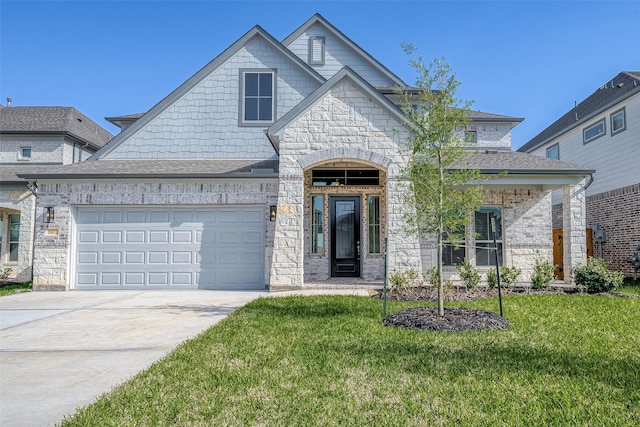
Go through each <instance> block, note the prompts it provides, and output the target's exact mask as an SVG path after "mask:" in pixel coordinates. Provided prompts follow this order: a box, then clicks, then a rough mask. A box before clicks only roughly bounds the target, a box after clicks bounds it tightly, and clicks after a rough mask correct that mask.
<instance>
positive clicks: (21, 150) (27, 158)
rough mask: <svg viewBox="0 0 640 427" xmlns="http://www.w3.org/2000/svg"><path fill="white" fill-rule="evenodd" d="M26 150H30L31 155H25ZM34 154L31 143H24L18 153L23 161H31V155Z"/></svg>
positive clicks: (19, 158)
mask: <svg viewBox="0 0 640 427" xmlns="http://www.w3.org/2000/svg"><path fill="white" fill-rule="evenodd" d="M24 150H29V155H28V156H25V155H24ZM32 155H33V149H32V148H31V146H30V145H24V146H21V147H20V152H19V153H18V160H20V161H23V162H29V161H31V157H32Z"/></svg>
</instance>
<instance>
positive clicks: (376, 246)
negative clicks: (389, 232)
mask: <svg viewBox="0 0 640 427" xmlns="http://www.w3.org/2000/svg"><path fill="white" fill-rule="evenodd" d="M373 200H377V202H376V204H375V206H374V208H373V216H374V218H373V219H374V220H377V221H372V215H371V214H372V212H371V209H372V205H371V203H372V201H373ZM381 200H382V198H381V197H380V196H379V195H377V194H369V195H367V239H368V240H369V242H368V245H367V246H368V248H367V251H368V253H369V254H370V255H380V254H381V253H382V237H381V234H382V233H381V231H382V224H381V223H380V222H381V219H382V215H381V212H380V207H381V206H380V202H381ZM376 208H377V210H376ZM376 217H377V218H376ZM372 230H374V234H375V241H374V242H372V241H371V231H372Z"/></svg>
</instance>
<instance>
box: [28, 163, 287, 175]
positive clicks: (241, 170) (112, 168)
mask: <svg viewBox="0 0 640 427" xmlns="http://www.w3.org/2000/svg"><path fill="white" fill-rule="evenodd" d="M17 175H18V176H19V177H20V178H27V179H47V178H54V179H78V178H84V179H92V178H121V179H131V178H169V177H170V178H259V177H272V178H277V177H278V160H259V159H181V160H151V159H146V160H108V159H102V160H96V161H91V160H88V161H85V162H80V163H74V164H72V165H66V166H58V167H50V168H38V169H37V170H34V171H32V172H24V171H21V172H20V173H18V174H17Z"/></svg>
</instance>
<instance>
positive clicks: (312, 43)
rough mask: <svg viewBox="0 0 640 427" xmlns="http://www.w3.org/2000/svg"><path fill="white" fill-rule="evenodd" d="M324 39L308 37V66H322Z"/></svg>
mask: <svg viewBox="0 0 640 427" xmlns="http://www.w3.org/2000/svg"><path fill="white" fill-rule="evenodd" d="M324 41H325V39H324V37H322V36H311V37H309V65H324Z"/></svg>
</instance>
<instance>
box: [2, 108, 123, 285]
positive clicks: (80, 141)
mask: <svg viewBox="0 0 640 427" xmlns="http://www.w3.org/2000/svg"><path fill="white" fill-rule="evenodd" d="M111 138H112V135H111V134H110V133H109V132H107V131H106V130H105V129H103V128H102V127H101V126H99V125H98V124H96V123H95V122H94V121H92V120H91V119H89V118H88V117H87V116H85V115H84V114H82V113H81V112H79V111H78V110H76V109H75V108H73V107H11V106H7V107H2V106H0V271H3V270H4V269H5V268H8V269H11V272H10V274H9V276H8V280H10V281H16V282H26V281H28V280H31V276H32V267H31V266H32V257H33V240H34V230H35V222H36V220H38V219H40V220H42V218H43V215H44V212H42V211H40V212H36V210H35V206H36V197H35V195H34V192H35V187H32V188H28V187H27V181H25V180H24V179H22V178H19V177H18V176H17V175H16V174H18V173H29V172H33V171H36V170H38V169H40V168H46V167H51V166H52V165H66V164H71V163H77V162H80V161H82V160H86V159H87V158H89V156H91V154H93V153H95V152H96V151H97V150H98V149H100V148H101V147H102V146H104V144H106V143H107V141H109V140H110V139H111Z"/></svg>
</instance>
